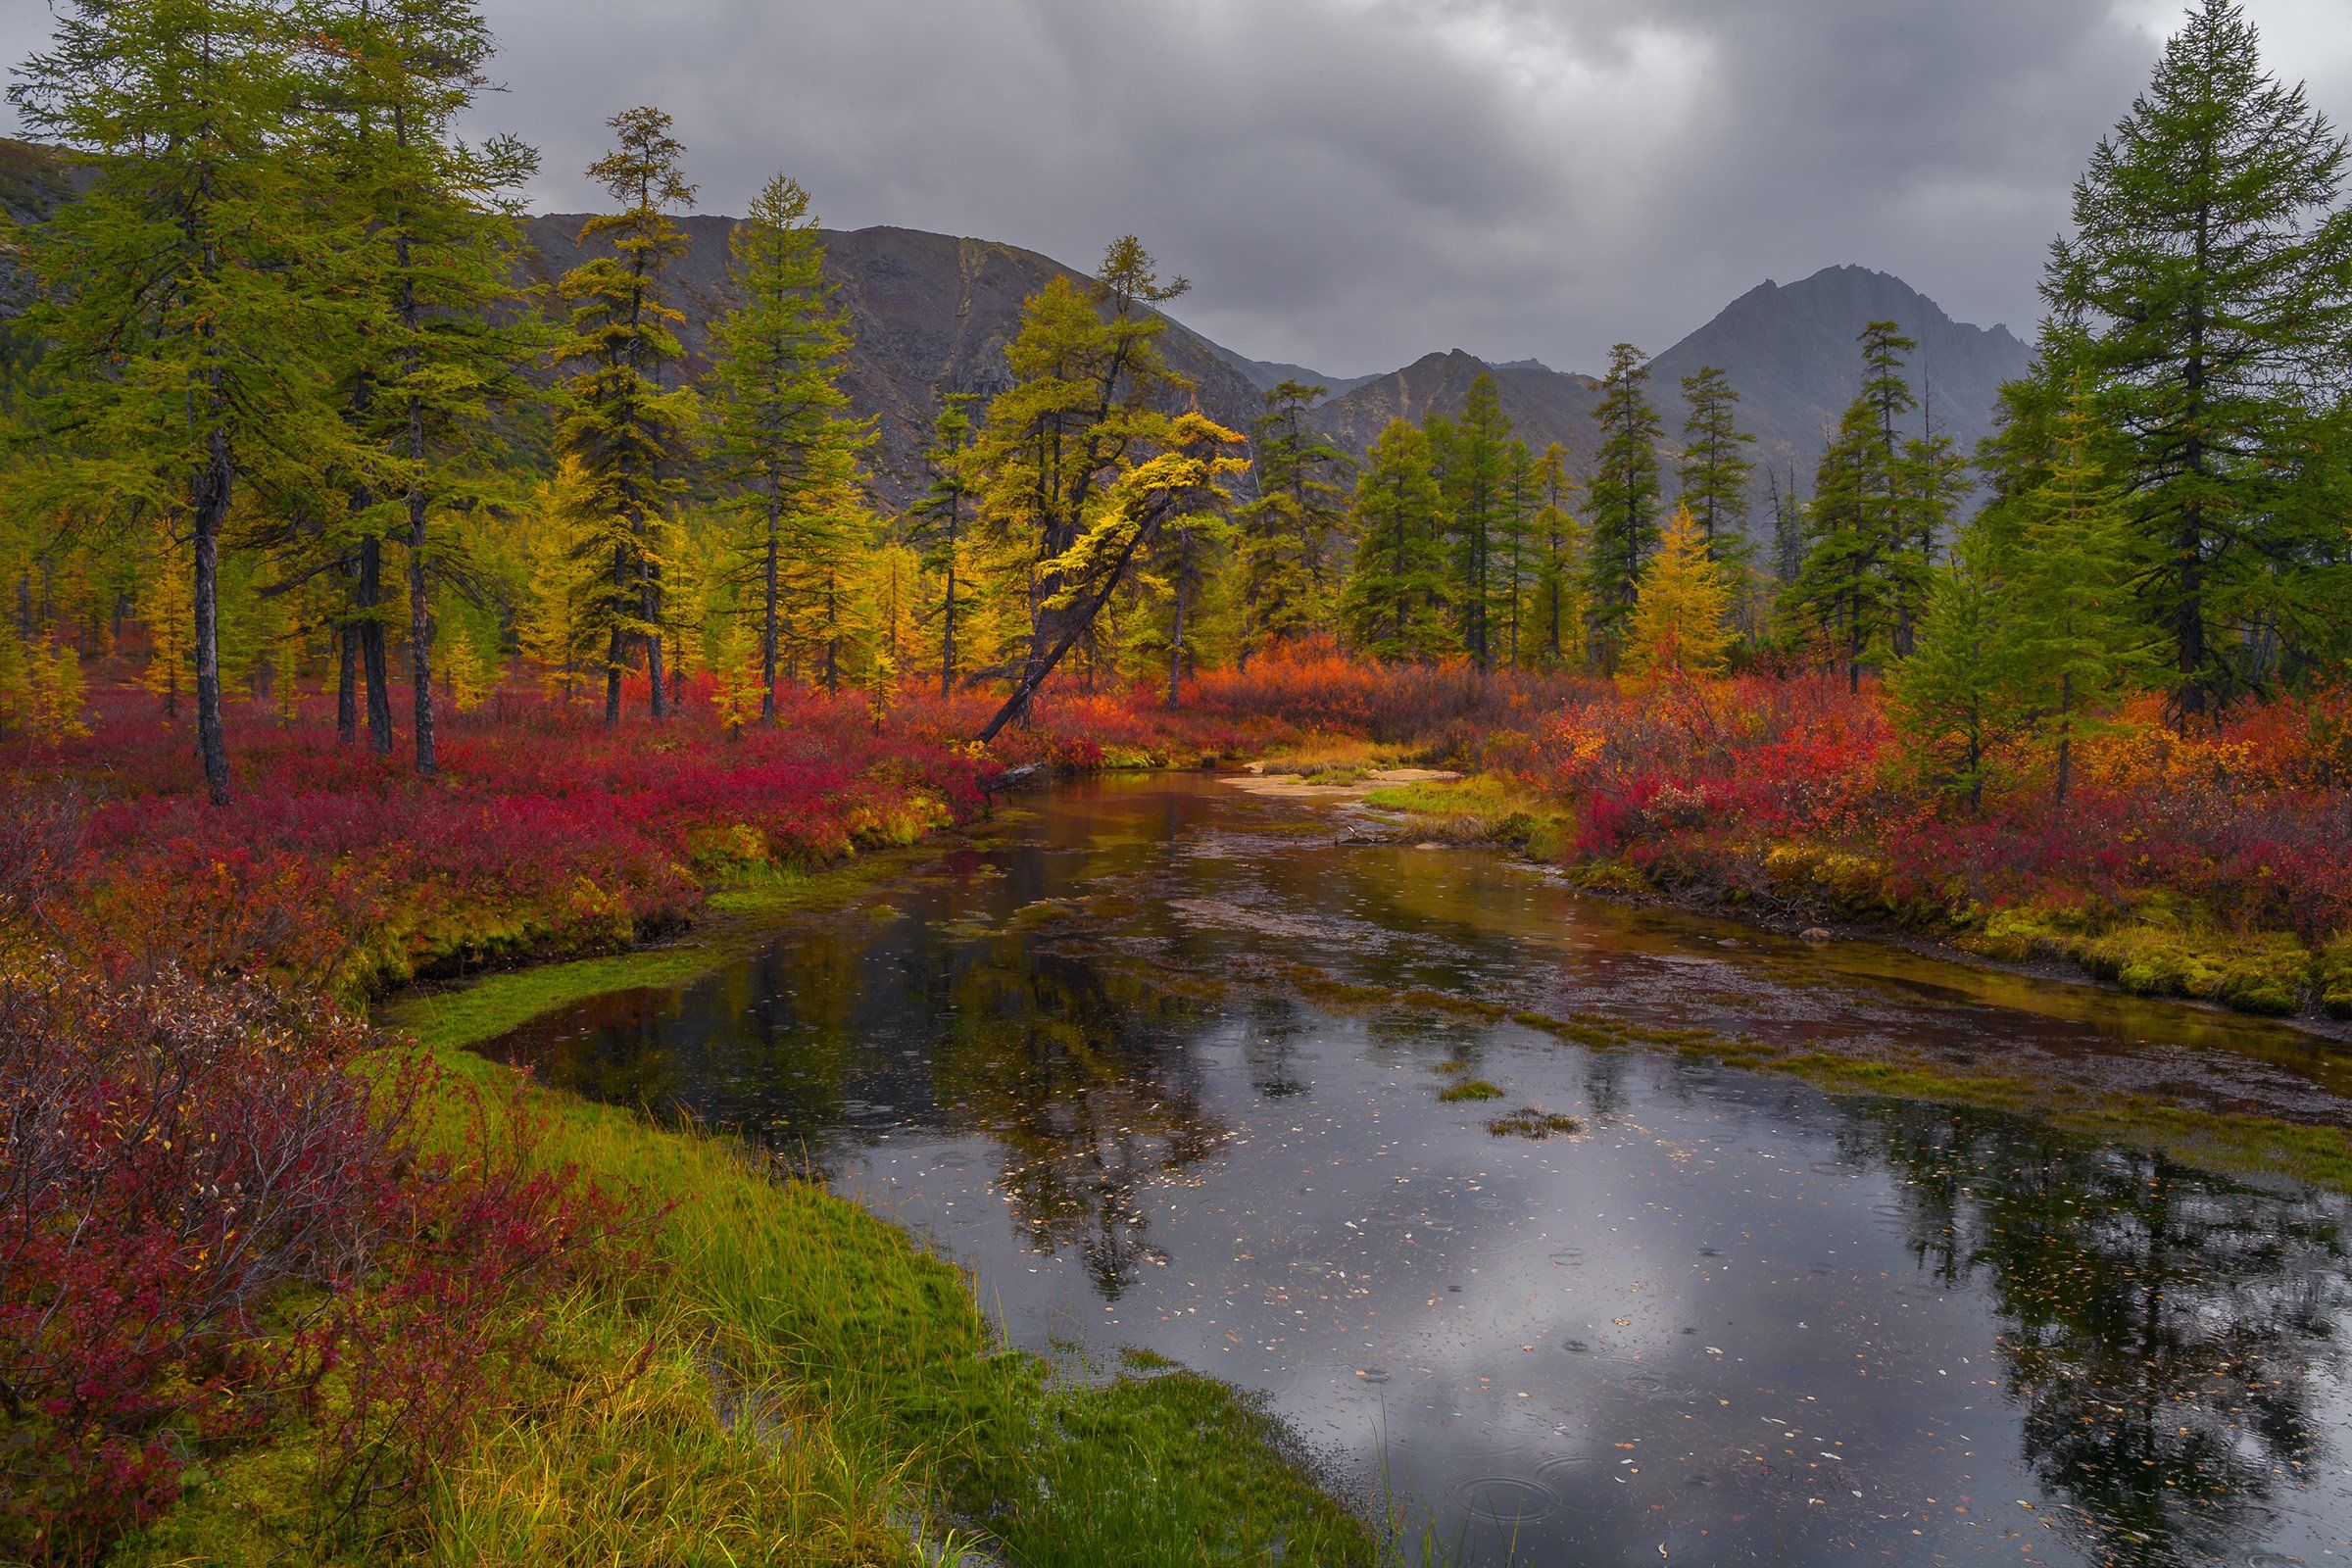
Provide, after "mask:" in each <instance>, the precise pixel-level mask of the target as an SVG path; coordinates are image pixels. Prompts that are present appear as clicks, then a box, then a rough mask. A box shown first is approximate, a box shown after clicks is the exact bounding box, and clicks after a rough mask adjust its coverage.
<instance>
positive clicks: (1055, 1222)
mask: <svg viewBox="0 0 2352 1568" xmlns="http://www.w3.org/2000/svg"><path fill="white" fill-rule="evenodd" d="M954 993H955V994H954V1006H953V1007H952V1009H950V1011H949V1014H948V1023H947V1028H946V1030H945V1032H944V1034H943V1036H942V1038H941V1040H940V1044H939V1047H938V1051H937V1054H936V1056H935V1068H934V1072H935V1079H936V1083H937V1087H938V1091H939V1094H940V1096H941V1098H942V1099H943V1100H953V1101H956V1102H957V1103H960V1104H962V1105H963V1106H964V1107H965V1108H966V1109H967V1112H968V1113H969V1114H971V1115H972V1116H973V1117H974V1118H975V1119H976V1120H977V1121H978V1122H979V1123H980V1124H981V1125H983V1126H985V1127H986V1128H987V1129H988V1131H989V1132H990V1134H991V1135H992V1136H993V1137H994V1138H995V1139H996V1140H997V1142H998V1143H999V1144H1000V1145H1001V1146H1002V1147H1003V1149H1004V1152H1005V1165H1004V1168H1003V1172H1002V1174H1001V1175H1000V1176H999V1178H998V1184H997V1185H998V1188H999V1190H1000V1191H1001V1192H1002V1193H1003V1195H1004V1196H1005V1198H1006V1199H1007V1200H1008V1201H1009V1202H1010V1203H1011V1205H1012V1209H1013V1214H1014V1218H1015V1222H1016V1224H1017V1225H1018V1227H1019V1228H1020V1230H1021V1231H1022V1233H1023V1234H1024V1235H1025V1237H1026V1238H1027V1240H1028V1242H1029V1245H1030V1246H1032V1247H1033V1248H1035V1249H1036V1250H1039V1251H1041V1252H1055V1251H1059V1250H1061V1249H1063V1248H1064V1247H1068V1246H1071V1245H1073V1244H1074V1245H1075V1246H1076V1247H1077V1248H1078V1249H1079V1252H1080V1255H1081V1256H1082V1257H1083V1258H1084V1259H1085V1263H1086V1268H1087V1272H1088V1274H1089V1275H1090V1276H1091V1277H1092V1278H1093V1280H1094V1282H1095V1286H1096V1289H1097V1290H1098V1291H1099V1292H1100V1293H1101V1294H1102V1295H1103V1298H1104V1299H1107V1300H1116V1299H1118V1298H1119V1296H1120V1294H1121V1293H1122V1291H1124V1289H1125V1288H1126V1286H1127V1284H1128V1283H1129V1282H1130V1281H1131V1280H1132V1279H1133V1278H1134V1276H1135V1271H1136V1269H1137V1268H1138V1267H1139V1266H1140V1265H1141V1264H1142V1263H1143V1261H1144V1260H1145V1259H1146V1258H1147V1257H1148V1256H1149V1255H1151V1253H1152V1247H1151V1221H1150V1217H1149V1216H1148V1215H1147V1214H1146V1213H1145V1212H1144V1211H1143V1209H1142V1208H1140V1207H1139V1206H1138V1205H1137V1202H1136V1198H1137V1195H1138V1194H1139V1193H1140V1192H1141V1191H1142V1189H1143V1187H1144V1184H1145V1183H1146V1182H1147V1181H1160V1180H1165V1179H1168V1178H1170V1177H1174V1178H1177V1179H1182V1178H1183V1174H1184V1172H1185V1171H1186V1170H1187V1169H1188V1168H1189V1167H1191V1166H1194V1165H1197V1164H1198V1163H1199V1162H1200V1161H1201V1160H1202V1159H1203V1158H1205V1157H1206V1156H1207V1155H1208V1154H1209V1153H1210V1152H1212V1151H1213V1150H1214V1149H1215V1148H1216V1146H1217V1143H1218V1141H1219V1140H1220V1139H1221V1138H1222V1137H1223V1136H1224V1129H1223V1128H1222V1127H1220V1126H1218V1125H1216V1124H1215V1123H1213V1122H1212V1121H1210V1120H1209V1119H1208V1118H1207V1116H1206V1115H1205V1114H1204V1112H1203V1110H1202V1108H1201V1073H1200V1068H1199V1065H1198V1062H1197V1061H1196V1058H1195V1055H1194V1053H1193V1050H1192V1042H1193V1037H1194V1036H1196V1035H1198V1034H1199V1033H1200V1032H1201V1030H1202V1029H1204V1028H1205V1027H1206V1026H1207V1023H1208V1021H1209V1017H1210V1015H1209V1014H1208V1013H1206V1012H1205V1010H1204V1009H1203V1008H1202V1007H1201V1005H1200V1004H1198V1003H1195V1002H1191V1001H1188V1000H1187V999H1185V998H1182V997H1178V996H1174V995H1171V994H1169V993H1167V992H1165V991H1162V990H1160V989H1158V988H1156V987H1154V986H1152V985H1151V984H1150V983H1149V982H1148V981H1147V980H1146V979H1144V978H1142V977H1140V976H1138V975H1136V974H1133V973H1123V972H1121V971H1120V970H1118V969H1116V968H1108V967H1099V966H1097V965H1094V964H1089V963H1084V962H1078V961H1072V960H1067V959H1063V958H1058V957H1054V956H1049V955H1044V954H1040V953H1037V952H1035V951H1034V950H1026V949H1013V950H1010V951H1007V952H1005V953H1001V954H1000V953H997V952H995V951H993V950H987V949H984V950H981V951H979V952H976V953H974V954H973V955H972V956H971V959H970V961H967V962H965V963H963V964H961V965H960V966H959V967H958V968H957V969H956V973H955V978H954Z"/></svg>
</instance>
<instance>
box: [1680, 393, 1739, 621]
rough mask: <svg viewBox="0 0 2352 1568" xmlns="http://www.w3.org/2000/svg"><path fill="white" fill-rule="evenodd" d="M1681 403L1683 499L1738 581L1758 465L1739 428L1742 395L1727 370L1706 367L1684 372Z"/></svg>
mask: <svg viewBox="0 0 2352 1568" xmlns="http://www.w3.org/2000/svg"><path fill="white" fill-rule="evenodd" d="M1683 401H1684V402H1685V403H1686V404H1687V405H1688V406H1689V408H1690V415H1689V417H1687V418H1685V419H1684V421H1683V452H1682V458H1681V461H1680V463H1679V464H1678V465H1677V469H1676V477H1677V479H1678V481H1679V483H1680V485H1681V488H1682V503H1683V505H1684V506H1686V507H1688V508H1690V510H1691V517H1692V518H1693V519H1694V520H1695V521H1696V522H1697V524H1698V531H1699V536H1700V537H1701V538H1703V539H1704V540H1705V541H1706V544H1707V554H1708V556H1709V557H1710V558H1712V559H1713V560H1714V561H1715V562H1716V563H1717V564H1720V565H1722V566H1724V567H1725V568H1727V570H1729V571H1730V572H1731V573H1732V578H1733V580H1734V582H1735V583H1736V582H1737V581H1738V579H1739V578H1740V575H1741V574H1743V573H1744V572H1745V571H1746V569H1747V557H1748V545H1747V514H1748V500H1747V483H1748V476H1749V475H1750V474H1752V473H1753V472H1755V467H1756V466H1755V463H1754V461H1753V460H1752V459H1750V458H1749V457H1748V455H1747V449H1748V448H1749V447H1751V446H1753V445H1754V444H1755V440H1756V438H1755V436H1754V434H1753V433H1751V432H1749V431H1746V430H1742V429H1740V425H1739V420H1738V408H1739V403H1740V394H1739V393H1738V392H1737V391H1735V390H1733V388H1732V378H1731V376H1730V374H1729V373H1727V372H1726V371H1723V370H1720V369H1718V368H1715V367H1714V366H1712V365H1704V366H1701V367H1699V368H1698V371H1697V373H1696V374H1693V375H1686V376H1684V377H1683Z"/></svg>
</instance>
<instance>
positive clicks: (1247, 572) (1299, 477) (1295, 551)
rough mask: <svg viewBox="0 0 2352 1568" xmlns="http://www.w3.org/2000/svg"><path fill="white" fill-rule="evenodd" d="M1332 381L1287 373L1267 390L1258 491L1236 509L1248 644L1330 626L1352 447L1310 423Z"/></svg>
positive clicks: (1259, 431) (1259, 435) (1258, 437)
mask: <svg viewBox="0 0 2352 1568" xmlns="http://www.w3.org/2000/svg"><path fill="white" fill-rule="evenodd" d="M1323 392H1324V389H1323V388H1322V387H1319V386H1309V385H1307V384H1305V383H1304V382H1300V381H1290V380H1286V381H1284V382H1282V383H1281V384H1280V385H1278V386H1276V387H1274V388H1272V389H1271V390H1269V391H1268V392H1267V393H1266V394H1265V405H1266V411H1265V413H1264V414H1262V415H1260V416H1259V417H1258V419H1257V422H1256V425H1255V431H1254V437H1253V445H1254V447H1255V454H1256V463H1255V467H1256V472H1257V497H1256V499H1255V500H1253V501H1251V502H1250V504H1249V505H1247V506H1245V507H1243V508H1242V509H1241V511H1240V512H1239V513H1238V514H1237V515H1236V516H1235V523H1236V525H1237V528H1238V534H1239V537H1238V553H1237V554H1238V559H1237V565H1238V568H1239V574H1240V582H1239V584H1238V587H1239V590H1240V594H1241V609H1242V638H1243V642H1242V649H1243V656H1244V657H1245V658H1247V657H1248V655H1249V653H1250V651H1251V650H1253V649H1258V648H1265V647H1272V646H1276V645H1279V644H1282V643H1286V642H1292V641H1296V640H1297V639H1299V638H1300V637H1305V636H1311V635H1313V634H1314V633H1317V632H1323V631H1328V630H1329V629H1330V627H1331V617H1332V613H1333V612H1334V610H1335V609H1336V608H1337V604H1338V599H1339V590H1340V584H1341V579H1342V571H1343V568H1344V566H1345V564H1346V562H1345V557H1346V553H1347V544H1348V508H1347V501H1346V496H1347V490H1346V487H1345V486H1344V484H1343V483H1342V479H1343V478H1344V476H1345V474H1346V473H1347V470H1348V459H1347V456H1346V454H1344V453H1342V452H1341V451H1340V449H1339V448H1338V447H1336V446H1334V445H1332V444H1331V442H1330V440H1329V439H1327V438H1326V437H1325V436H1323V435H1322V434H1321V433H1320V432H1319V431H1317V430H1316V429H1315V428H1314V426H1312V425H1310V424H1308V423H1307V422H1306V411H1307V410H1308V409H1310V408H1312V407H1313V406H1314V403H1315V400H1316V399H1317V398H1319V397H1321V396H1322V395H1323Z"/></svg>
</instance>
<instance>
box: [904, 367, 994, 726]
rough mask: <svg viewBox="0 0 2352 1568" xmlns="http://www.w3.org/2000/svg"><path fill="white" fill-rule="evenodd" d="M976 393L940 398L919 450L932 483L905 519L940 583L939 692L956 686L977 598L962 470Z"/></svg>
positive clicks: (967, 492)
mask: <svg viewBox="0 0 2352 1568" xmlns="http://www.w3.org/2000/svg"><path fill="white" fill-rule="evenodd" d="M977 398H978V394H977V393H972V392H950V393H948V394H947V395H946V396H945V397H943V398H941V399H940V405H939V413H938V415H937V417H935V418H934V419H933V421H932V425H931V442H930V445H928V446H927V447H925V448H924V449H923V463H924V466H926V467H927V468H928V470H929V472H930V480H931V482H930V487H929V488H928V489H927V490H925V491H924V492H923V496H922V499H921V500H919V501H917V502H916V503H915V504H914V508H913V512H912V514H911V515H910V516H909V519H908V520H909V523H910V527H909V529H908V537H909V539H910V540H911V541H912V542H913V544H914V545H915V548H916V551H917V553H918V555H919V557H920V560H921V562H922V566H923V569H924V570H925V571H926V572H929V573H931V574H932V575H933V576H935V577H937V578H938V579H939V583H940V590H939V603H938V606H937V608H936V610H935V612H934V613H936V614H937V615H938V617H939V695H940V696H942V697H946V696H948V695H949V694H950V693H952V692H954V691H955V689H956V675H957V672H958V671H959V669H960V668H961V667H962V666H961V665H960V663H959V662H958V661H959V660H961V659H962V658H964V657H965V649H964V647H963V644H962V642H961V640H959V636H958V634H959V633H960V632H962V631H963V630H964V628H965V627H966V626H967V625H968V624H969V622H970V618H971V614H972V612H973V610H974V608H975V602H976V601H977V599H978V597H979V584H978V583H977V582H975V581H974V580H973V577H972V573H971V570H970V560H969V558H970V555H971V546H970V541H969V539H968V538H967V537H966V535H967V531H968V525H969V520H970V519H969V514H970V510H971V507H972V488H971V480H970V478H969V476H968V475H967V474H966V473H965V471H964V470H965V459H966V454H968V453H969V452H970V450H971V445H972V435H973V431H974V425H973V423H972V415H971V408H972V404H973V403H974V402H975V401H977Z"/></svg>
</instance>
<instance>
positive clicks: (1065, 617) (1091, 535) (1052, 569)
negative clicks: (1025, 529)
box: [977, 414, 1250, 742]
mask: <svg viewBox="0 0 2352 1568" xmlns="http://www.w3.org/2000/svg"><path fill="white" fill-rule="evenodd" d="M1247 444H1248V443H1247V441H1246V439H1245V438H1244V437H1243V436H1242V435H1241V434H1239V433H1238V432H1236V431H1233V430H1228V429H1227V428H1225V427H1224V426H1223V425H1221V424H1218V423H1217V422H1216V421H1214V420H1213V419H1209V418H1206V417H1203V416H1201V415H1199V414H1181V415H1177V416H1175V417H1173V418H1170V419H1167V420H1165V421H1164V422H1163V423H1161V424H1160V425H1159V426H1158V427H1157V428H1156V430H1155V432H1154V439H1153V445H1154V446H1155V447H1156V448H1157V449H1158V450H1156V451H1155V452H1153V453H1152V456H1150V457H1148V458H1146V459H1144V460H1143V461H1142V462H1140V463H1137V464H1135V465H1134V466H1132V467H1129V468H1126V469H1125V470H1124V471H1122V472H1121V473H1120V474H1119V476H1118V477H1117V478H1116V479H1114V480H1112V481H1111V482H1110V484H1109V485H1108V486H1107V487H1106V488H1104V489H1103V490H1102V491H1101V492H1100V494H1099V497H1098V499H1097V500H1096V502H1095V503H1094V504H1093V505H1091V506H1090V507H1089V509H1088V512H1087V515H1086V522H1085V526H1084V527H1083V528H1082V529H1081V530H1080V532H1079V534H1078V537H1077V539H1076V540H1075V541H1073V542H1072V544H1071V545H1070V548H1069V549H1068V550H1066V551H1064V552H1062V554H1061V555H1060V556H1059V557H1057V558H1056V559H1054V561H1052V562H1051V563H1048V564H1046V566H1045V567H1044V568H1043V569H1044V570H1045V571H1046V572H1047V573H1049V574H1050V577H1051V580H1052V581H1053V582H1054V585H1055V586H1054V595H1053V597H1052V598H1051V599H1049V600H1047V601H1046V603H1045V605H1044V608H1045V609H1046V610H1047V611H1048V612H1049V613H1052V615H1053V624H1054V626H1055V628H1056V630H1055V633H1054V642H1053V643H1052V644H1051V645H1050V646H1049V647H1048V648H1047V649H1046V650H1045V651H1044V654H1043V657H1042V658H1036V659H1033V660H1032V661H1031V662H1030V666H1029V668H1028V670H1027V671H1026V672H1024V673H1023V675H1022V676H1021V679H1020V682H1019V683H1018V684H1017V685H1015V686H1014V688H1013V691H1012V694H1011V696H1010V697H1008V698H1007V699H1006V700H1005V706H1004V707H1002V708H1000V709H999V710H998V711H997V713H996V716H995V717H994V718H992V719H990V720H989V722H988V724H987V726H986V727H985V728H983V729H982V730H981V732H980V734H979V736H978V737H977V738H978V739H979V740H981V741H983V742H986V741H990V740H993V739H995V738H996V736H997V734H998V733H999V732H1000V731H1002V730H1003V729H1004V727H1005V725H1006V724H1007V723H1010V722H1011V721H1012V719H1013V717H1014V716H1015V715H1016V714H1018V713H1020V712H1023V711H1026V710H1027V708H1028V705H1029V704H1030V702H1031V701H1032V700H1034V699H1035V697H1036V695H1037V689H1038V687H1039V685H1041V684H1042V683H1043V682H1044V680H1045V678H1046V676H1047V675H1049V674H1051V673H1052V672H1053V670H1054V666H1055V665H1056V664H1058V663H1060V662H1061V660H1062V659H1063V657H1064V656H1065V655H1067V654H1068V653H1069V651H1070V649H1071V648H1072V646H1074V645H1075V644H1076V643H1077V641H1078V640H1079V638H1081V637H1082V636H1084V635H1086V633H1087V631H1088V630H1089V628H1091V627H1093V626H1094V625H1095V624H1096V622H1097V620H1098V618H1099V617H1100V616H1101V615H1102V613H1103V607H1104V606H1106V605H1107V604H1109V603H1110V600H1111V597H1112V596H1113V595H1114V594H1117V593H1118V592H1119V591H1120V590H1121V589H1122V588H1123V587H1125V586H1127V585H1128V584H1129V583H1131V582H1132V581H1133V578H1134V574H1135V572H1136V571H1137V570H1138V568H1139V566H1140V565H1141V564H1142V563H1144V562H1148V561H1150V560H1151V559H1152V556H1153V555H1154V553H1157V552H1163V551H1165V550H1166V549H1168V548H1169V547H1170V543H1171V539H1180V538H1181V537H1182V536H1183V535H1185V534H1186V533H1187V532H1188V531H1192V530H1196V529H1197V530H1201V532H1203V533H1206V532H1209V531H1210V530H1212V529H1213V528H1214V527H1215V526H1216V523H1217V521H1219V520H1221V519H1223V518H1224V517H1226V516H1228V515H1230V511H1231V508H1232V505H1233V494H1232V490H1231V488H1230V486H1231V484H1232V481H1233V480H1234V479H1235V478H1236V477H1237V476H1239V475H1241V474H1244V473H1247V472H1248V471H1249V468H1250V461H1249V459H1248V458H1246V457H1244V456H1242V455H1241V453H1240V451H1239V450H1238V449H1240V448H1243V447H1245V446H1246V445H1247ZM1171 645H1172V647H1173V648H1174V650H1175V657H1177V658H1178V659H1181V656H1182V638H1181V637H1175V638H1171Z"/></svg>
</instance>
